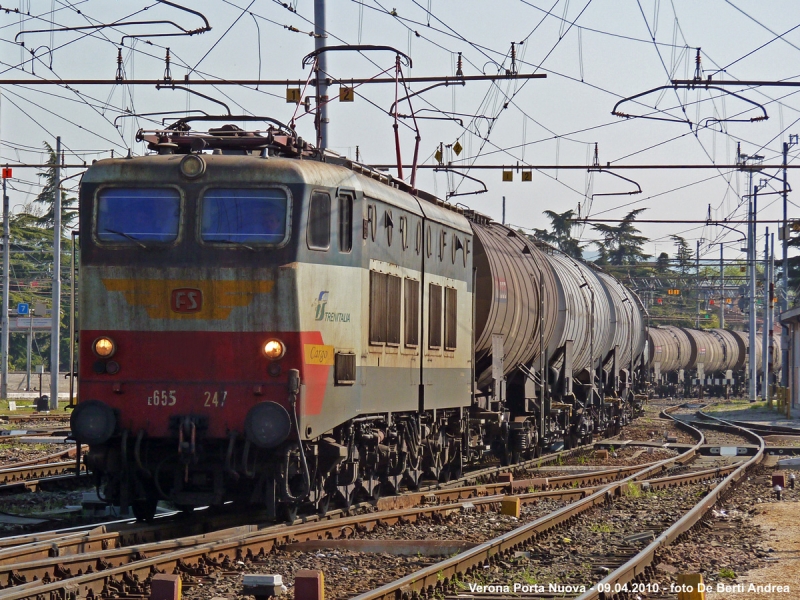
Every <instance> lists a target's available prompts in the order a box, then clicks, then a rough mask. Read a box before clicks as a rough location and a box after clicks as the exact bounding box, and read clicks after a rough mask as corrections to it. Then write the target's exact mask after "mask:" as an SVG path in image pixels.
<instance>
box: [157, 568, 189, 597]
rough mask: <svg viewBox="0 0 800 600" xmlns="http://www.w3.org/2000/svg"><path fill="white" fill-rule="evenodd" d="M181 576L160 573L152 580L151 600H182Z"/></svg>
mask: <svg viewBox="0 0 800 600" xmlns="http://www.w3.org/2000/svg"><path fill="white" fill-rule="evenodd" d="M181 588H182V584H181V577H180V575H168V574H166V573H158V574H157V575H153V579H151V580H150V600H181V591H182V589H181Z"/></svg>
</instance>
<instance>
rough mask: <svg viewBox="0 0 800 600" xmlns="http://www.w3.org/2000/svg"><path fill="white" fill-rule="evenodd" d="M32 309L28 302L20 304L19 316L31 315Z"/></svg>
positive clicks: (18, 306) (18, 308)
mask: <svg viewBox="0 0 800 600" xmlns="http://www.w3.org/2000/svg"><path fill="white" fill-rule="evenodd" d="M30 307H31V305H30V304H28V303H27V302H20V303H19V304H17V314H18V315H28V314H30Z"/></svg>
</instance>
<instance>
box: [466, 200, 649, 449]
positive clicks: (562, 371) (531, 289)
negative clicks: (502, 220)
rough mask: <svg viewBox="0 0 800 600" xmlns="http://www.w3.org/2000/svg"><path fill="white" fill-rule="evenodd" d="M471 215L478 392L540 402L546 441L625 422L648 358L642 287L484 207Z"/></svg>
mask: <svg viewBox="0 0 800 600" xmlns="http://www.w3.org/2000/svg"><path fill="white" fill-rule="evenodd" d="M468 218H470V219H472V220H473V221H474V222H473V232H474V240H475V258H474V265H475V270H476V280H475V340H476V341H475V371H476V374H475V382H476V387H477V389H478V395H482V396H484V397H486V398H490V399H491V398H497V397H504V398H506V400H507V402H508V403H509V406H511V407H514V408H515V409H516V410H519V411H522V409H523V408H526V407H527V408H529V409H531V408H532V407H535V408H534V409H533V410H535V411H538V412H539V413H540V414H541V415H542V418H540V419H539V423H540V429H539V431H538V432H537V434H538V436H539V437H540V439H543V440H545V441H546V440H549V439H555V438H557V437H558V436H563V437H564V438H565V439H566V440H567V445H572V444H576V443H579V442H580V441H586V440H589V439H591V437H592V435H593V434H594V433H595V432H599V431H605V430H607V429H608V428H609V427H611V428H615V427H618V426H620V425H622V424H624V423H626V422H627V421H628V419H629V418H630V417H631V416H632V413H633V411H634V410H635V408H634V407H632V404H633V403H632V402H628V400H633V397H634V394H633V388H634V386H635V385H636V384H637V382H641V381H643V379H644V378H643V377H642V376H640V374H642V375H643V368H644V365H645V362H646V361H645V359H644V356H643V350H644V346H645V340H646V337H645V328H644V323H645V320H644V308H643V306H642V304H641V302H640V301H639V299H638V298H637V297H636V295H635V294H633V293H632V292H631V291H630V290H628V289H627V288H625V287H624V286H623V285H622V284H621V283H620V282H619V281H617V280H616V279H614V278H613V277H611V276H610V275H608V274H606V273H603V272H601V271H599V270H596V269H592V268H590V267H589V266H587V265H586V264H585V263H582V262H580V261H577V260H575V259H573V258H571V257H569V256H567V255H565V254H563V253H561V252H560V251H558V250H557V249H555V248H552V247H550V246H547V245H544V244H541V243H538V242H536V243H534V242H532V241H531V240H529V239H527V238H526V237H525V236H523V235H521V234H519V233H517V232H515V231H514V230H512V229H509V228H508V227H505V226H503V225H500V224H499V223H495V222H493V221H490V220H489V219H487V218H483V217H481V216H479V215H469V214H468ZM501 349H502V354H501ZM501 373H502V375H503V376H504V377H505V378H506V382H505V386H504V387H503V382H501V381H499V380H498V377H499V376H500V374H501ZM542 373H544V377H542V375H541V374H542ZM541 398H544V401H543V402H541V401H540V400H539V399H541ZM621 399H624V400H625V402H620V400H621ZM546 415H550V416H551V417H552V418H551V419H550V424H549V425H547V422H548V419H547V418H546Z"/></svg>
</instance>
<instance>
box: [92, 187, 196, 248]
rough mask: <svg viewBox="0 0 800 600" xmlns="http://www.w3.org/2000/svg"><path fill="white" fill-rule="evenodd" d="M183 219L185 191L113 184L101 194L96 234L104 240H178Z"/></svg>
mask: <svg viewBox="0 0 800 600" xmlns="http://www.w3.org/2000/svg"><path fill="white" fill-rule="evenodd" d="M180 220H181V194H180V192H178V190H176V189H175V188H167V187H165V188H116V187H113V188H105V189H103V190H101V191H100V193H99V194H98V195H97V221H96V224H97V226H96V230H95V234H96V236H97V239H98V240H99V241H100V242H106V243H114V244H139V245H143V244H145V243H153V242H155V243H162V244H163V243H169V242H174V241H175V240H176V239H177V238H178V232H179V229H180Z"/></svg>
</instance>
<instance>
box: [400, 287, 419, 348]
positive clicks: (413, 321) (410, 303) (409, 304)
mask: <svg viewBox="0 0 800 600" xmlns="http://www.w3.org/2000/svg"><path fill="white" fill-rule="evenodd" d="M403 296H404V298H403V300H404V303H403V307H404V309H405V313H404V317H405V324H406V332H405V333H406V336H405V341H406V346H408V347H410V348H416V347H417V346H418V345H419V281H417V280H416V279H409V278H408V277H406V282H405V288H404V290H403Z"/></svg>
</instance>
